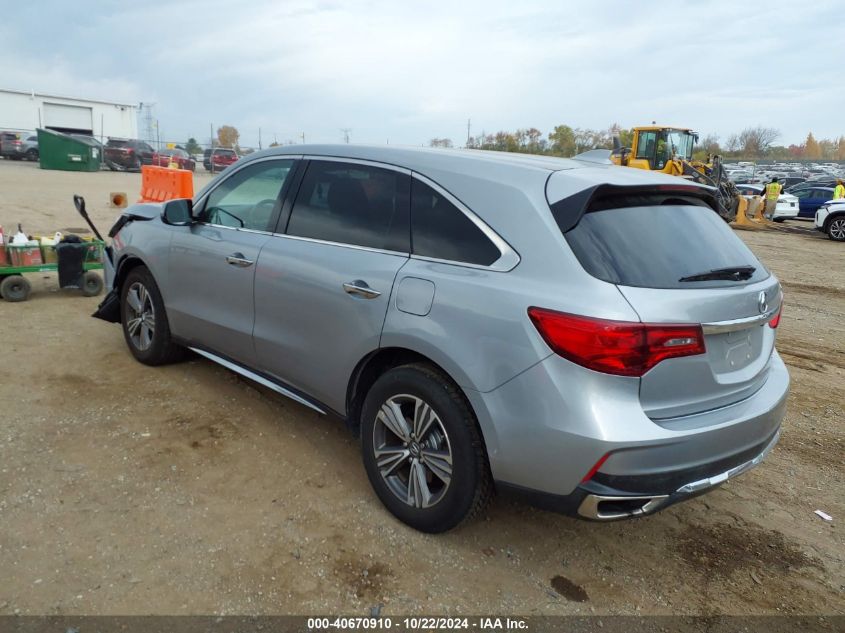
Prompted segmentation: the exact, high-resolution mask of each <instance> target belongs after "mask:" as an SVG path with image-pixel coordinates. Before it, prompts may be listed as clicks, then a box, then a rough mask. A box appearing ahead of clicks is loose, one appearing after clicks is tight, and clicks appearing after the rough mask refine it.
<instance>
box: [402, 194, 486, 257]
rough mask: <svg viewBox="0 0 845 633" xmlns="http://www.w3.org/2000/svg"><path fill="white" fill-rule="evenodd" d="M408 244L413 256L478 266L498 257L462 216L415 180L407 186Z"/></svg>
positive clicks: (484, 238)
mask: <svg viewBox="0 0 845 633" xmlns="http://www.w3.org/2000/svg"><path fill="white" fill-rule="evenodd" d="M411 245H412V252H413V254H414V255H420V256H422V257H433V258H435V259H444V260H448V261H453V262H463V263H467V264H477V265H479V266H489V265H491V264H492V263H493V262H495V261H496V260H497V259H499V257H501V253H500V252H499V249H498V247H497V246H496V245H495V244H493V242H491V241H490V238H488V237H487V236H486V235H485V234H484V232H483V231H482V230H481V229H480V228H478V226H476V225H475V223H474V222H473V221H472V220H470V219H469V218H468V217H467V216H466V214H465V213H463V212H462V211H461V210H460V209H458V207H456V206H455V205H454V204H452V203H451V202H449V200H447V199H446V197H445V196H443V195H441V194H440V193H438V192H437V191H435V190H434V189H433V188H431V187H429V186H428V185H427V184H425V183H424V182H421V181H419V180H417V179H414V181H413V183H412V185H411Z"/></svg>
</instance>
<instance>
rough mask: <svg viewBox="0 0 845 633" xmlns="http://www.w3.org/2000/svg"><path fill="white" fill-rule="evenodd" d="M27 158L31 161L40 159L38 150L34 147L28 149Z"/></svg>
mask: <svg viewBox="0 0 845 633" xmlns="http://www.w3.org/2000/svg"><path fill="white" fill-rule="evenodd" d="M26 159H27V160H31V161H36V160H38V150H37V149H34V148H33V149H28V150H26Z"/></svg>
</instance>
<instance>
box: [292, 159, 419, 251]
mask: <svg viewBox="0 0 845 633" xmlns="http://www.w3.org/2000/svg"><path fill="white" fill-rule="evenodd" d="M409 181H410V177H409V176H408V175H406V174H403V173H400V172H396V171H393V170H390V169H382V168H380V167H371V166H369V165H359V164H354V163H341V162H335V161H311V163H310V164H309V165H308V170H307V171H306V172H305V177H304V178H303V180H302V185H301V186H300V188H299V193H298V194H297V196H296V202H294V205H293V209H292V210H291V216H290V221H289V222H288V230H287V232H288V234H289V235H297V236H299V237H310V238H313V239H318V240H326V241H328V242H338V243H341V244H351V245H354V246H365V247H368V248H377V249H379V250H388V251H398V252H401V253H407V252H408V250H409V244H408V242H409V238H410V230H409V227H408V206H409V188H410V182H409Z"/></svg>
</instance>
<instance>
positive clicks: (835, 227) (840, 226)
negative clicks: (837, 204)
mask: <svg viewBox="0 0 845 633" xmlns="http://www.w3.org/2000/svg"><path fill="white" fill-rule="evenodd" d="M828 232H829V233H830V236H831V237H832V238H833V239H835V240H837V241H840V242H841V241H845V218H836V219H835V220H833V222H831V223H830V227H829V228H828Z"/></svg>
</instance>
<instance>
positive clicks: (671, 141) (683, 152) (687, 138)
mask: <svg viewBox="0 0 845 633" xmlns="http://www.w3.org/2000/svg"><path fill="white" fill-rule="evenodd" d="M664 135H665V137H664V138H665V140H666V145H667V148H668V149H669V152H670V155H671V154H674V155H675V156H677V157H678V158H685V159H686V160H689V159H691V158H692V146H693V141H694V137H693V135H692V134H691V133H689V132H687V131H685V130H666V131H665V132H664Z"/></svg>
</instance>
